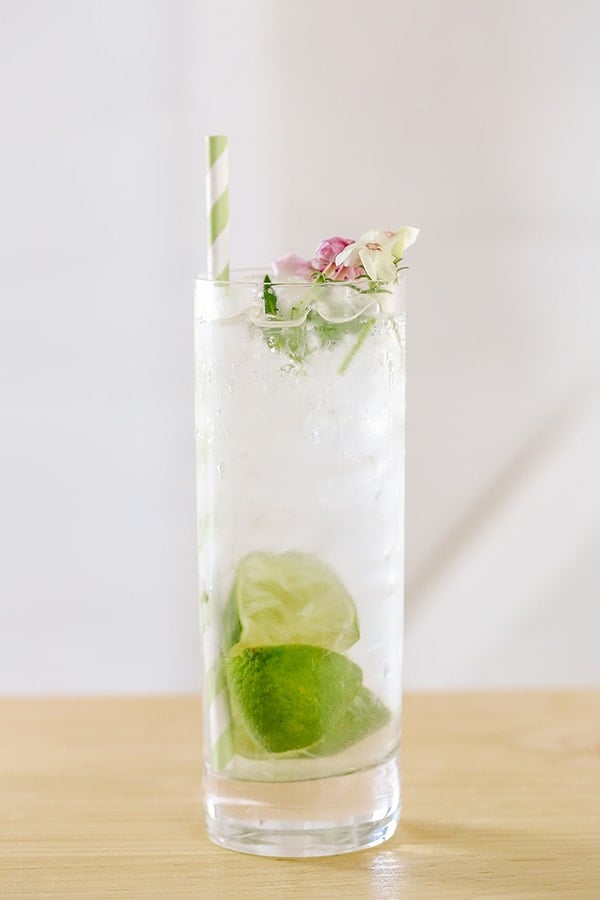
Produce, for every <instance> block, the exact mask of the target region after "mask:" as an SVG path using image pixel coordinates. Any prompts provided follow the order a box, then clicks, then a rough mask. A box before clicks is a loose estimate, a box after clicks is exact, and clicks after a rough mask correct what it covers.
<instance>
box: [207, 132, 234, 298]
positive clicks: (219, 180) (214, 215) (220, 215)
mask: <svg viewBox="0 0 600 900" xmlns="http://www.w3.org/2000/svg"><path fill="white" fill-rule="evenodd" d="M227 143H228V138H227V136H226V135H224V134H211V135H209V136H208V137H207V139H206V156H207V167H206V211H207V215H208V227H207V236H208V277H209V278H211V279H212V280H213V281H229V165H228V157H227Z"/></svg>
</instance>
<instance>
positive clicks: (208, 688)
mask: <svg viewBox="0 0 600 900" xmlns="http://www.w3.org/2000/svg"><path fill="white" fill-rule="evenodd" d="M227 143H228V139H227V137H226V136H225V135H222V134H212V135H209V136H208V137H207V138H206V162H207V166H206V211H207V216H208V223H207V238H208V241H207V243H208V258H207V271H208V277H209V278H210V279H211V280H213V281H229V171H228V158H227ZM203 552H204V553H206V554H208V556H209V557H210V555H211V553H212V552H213V548H212V547H211V546H210V543H209V545H208V546H205V547H204V548H203ZM211 582H212V579H210V578H209V579H208V580H207V581H206V583H207V585H208V584H211ZM208 593H209V595H210V599H209V604H210V605H212V604H213V603H215V597H214V594H213V592H212V591H211V590H209V591H208ZM203 612H204V613H205V614H206V612H207V610H203ZM221 619H222V615H219V614H218V613H216V614H215V611H214V610H213V611H212V614H211V615H210V616H206V618H205V619H204V636H203V651H204V665H205V673H206V677H205V684H204V694H205V701H204V702H205V703H206V704H207V711H208V716H207V725H208V741H209V745H210V762H211V765H212V767H213V769H215V770H216V771H222V770H223V769H224V768H225V767H226V766H227V765H228V764H229V763H230V762H231V759H232V758H233V756H234V753H235V750H234V746H233V726H232V721H231V712H230V709H229V696H228V693H227V684H226V681H225V668H224V662H223V649H222V639H223V633H222V622H221Z"/></svg>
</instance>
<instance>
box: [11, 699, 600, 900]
mask: <svg viewBox="0 0 600 900" xmlns="http://www.w3.org/2000/svg"><path fill="white" fill-rule="evenodd" d="M405 710H406V711H405V718H404V731H405V749H404V780H405V784H404V814H403V819H402V824H401V827H400V829H399V832H398V833H397V834H396V836H395V837H394V838H393V839H392V840H391V841H389V842H388V843H387V844H383V845H382V846H380V847H377V848H374V849H373V850H365V851H362V852H360V853H354V854H350V855H347V856H338V857H329V858H325V859H309V860H278V859H265V858H257V857H253V856H247V855H243V854H238V853H234V852H231V851H227V850H222V849H219V848H217V847H215V846H213V845H212V844H211V843H209V841H208V840H207V838H206V836H205V833H204V829H203V824H202V816H201V810H200V729H199V719H200V716H199V699H198V698H195V697H185V698H182V697H175V698H144V699H64V700H63V699H58V700H19V699H15V700H12V699H9V700H2V701H0V725H1V744H0V779H1V781H0V897H2V898H6V897H30V898H35V900H38V898H42V897H55V898H60V900H63V898H78V900H79V898H85V897H94V898H98V900H104V898H135V900H139V898H145V897H160V898H163V900H171V898H173V900H185V898H192V897H193V898H195V900H198V898H208V900H213V898H215V900H218V898H221V897H224V898H228V897H231V898H241V900H248V898H261V900H265V898H266V900H269V898H271V897H273V898H276V900H279V898H283V897H288V896H289V897H302V898H305V897H306V898H311V900H319V898H328V897H332V898H341V900H348V898H371V897H373V898H413V897H418V898H421V897H428V898H440V900H446V898H461V900H468V898H488V900H491V898H500V897H516V898H529V897H536V898H554V897H557V898H561V900H571V898H579V897H586V898H588V897H589V898H593V900H598V898H600V850H599V847H600V692H592V691H589V692H577V693H502V694H490V693H479V694H464V695H443V694H437V695H413V696H408V697H407V698H406V705H405Z"/></svg>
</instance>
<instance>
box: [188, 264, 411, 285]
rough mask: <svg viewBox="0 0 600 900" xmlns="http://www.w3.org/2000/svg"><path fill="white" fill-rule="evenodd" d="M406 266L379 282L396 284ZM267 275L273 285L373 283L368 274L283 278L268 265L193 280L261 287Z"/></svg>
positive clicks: (213, 283)
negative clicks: (224, 276) (340, 277)
mask: <svg viewBox="0 0 600 900" xmlns="http://www.w3.org/2000/svg"><path fill="white" fill-rule="evenodd" d="M407 268H408V266H405V267H404V268H402V269H400V270H399V271H398V275H397V279H396V281H387V282H383V281H382V282H380V283H381V284H382V285H394V284H397V283H398V282H399V281H400V279H401V278H403V277H404V274H403V273H404V271H405V270H406V269H407ZM266 275H268V276H269V278H270V280H271V284H272V285H273V287H298V288H301V287H305V288H309V287H323V288H332V287H333V288H340V287H341V288H343V287H362V286H363V285H364V284H365V283H367V284H373V282H372V281H371V279H370V278H369V277H368V275H362V276H361V277H360V278H349V279H348V280H346V281H342V280H340V281H337V280H335V279H334V280H331V281H317V280H316V279H311V280H310V281H304V280H298V279H293V280H292V279H289V278H288V279H284V278H281V277H280V276H277V275H274V274H272V273H271V271H269V266H265V267H264V268H263V269H233V270H232V272H231V277H230V278H229V279H228V280H227V281H225V280H223V279H218V278H210V277H209V276H208V275H207V274H206V273H204V272H201V273H200V274H198V275H195V276H194V282H195V283H198V284H202V285H215V286H218V287H226V286H227V285H236V286H239V287H244V286H246V287H257V286H260V287H262V286H263V284H264V280H265V276H266Z"/></svg>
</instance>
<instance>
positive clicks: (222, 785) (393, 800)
mask: <svg viewBox="0 0 600 900" xmlns="http://www.w3.org/2000/svg"><path fill="white" fill-rule="evenodd" d="M204 797H205V811H206V828H207V832H208V836H209V838H210V839H211V841H213V842H214V843H215V844H218V845H219V846H221V847H227V848H229V849H230V850H238V851H241V852H242V853H253V854H257V855H259V856H279V857H307V856H333V855H336V854H340V853H351V852H352V851H354V850H364V849H366V848H367V847H375V846H376V845H377V844H381V843H383V841H386V840H388V838H390V837H391V836H392V835H393V834H394V832H395V830H396V827H397V825H398V819H399V817H400V784H399V777H398V763H397V760H396V758H393V759H390V760H387V761H386V762H384V763H381V764H380V765H378V766H375V767H373V768H372V769H368V770H362V771H359V772H354V773H352V774H351V775H341V776H338V777H331V778H318V779H314V780H311V781H293V782H284V783H276V782H268V783H267V782H256V781H233V780H232V779H229V778H225V777H223V776H222V775H217V774H215V773H214V772H212V771H211V770H210V769H207V771H206V773H205V781H204Z"/></svg>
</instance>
